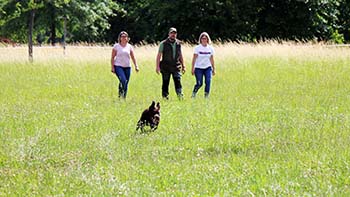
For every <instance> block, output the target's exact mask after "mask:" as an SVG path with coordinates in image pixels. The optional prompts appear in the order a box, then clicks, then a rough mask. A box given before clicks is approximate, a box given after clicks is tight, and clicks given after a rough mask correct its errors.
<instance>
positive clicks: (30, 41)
mask: <svg viewBox="0 0 350 197" xmlns="http://www.w3.org/2000/svg"><path fill="white" fill-rule="evenodd" d="M34 15H35V10H34V9H33V10H31V11H30V16H29V30H28V54H29V61H30V62H33V26H34Z"/></svg>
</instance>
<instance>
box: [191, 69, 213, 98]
mask: <svg viewBox="0 0 350 197" xmlns="http://www.w3.org/2000/svg"><path fill="white" fill-rule="evenodd" d="M194 75H195V76H196V85H194V88H193V93H195V94H196V93H197V92H198V90H199V89H200V88H201V87H202V85H203V76H204V78H205V87H204V92H205V94H206V95H208V94H209V92H210V83H211V75H212V67H208V68H205V69H202V68H195V69H194Z"/></svg>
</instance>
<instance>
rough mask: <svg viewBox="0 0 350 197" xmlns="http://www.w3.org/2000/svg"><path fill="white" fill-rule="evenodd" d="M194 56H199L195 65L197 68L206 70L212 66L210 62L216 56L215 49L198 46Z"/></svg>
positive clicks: (208, 46)
mask: <svg viewBox="0 0 350 197" xmlns="http://www.w3.org/2000/svg"><path fill="white" fill-rule="evenodd" d="M194 54H196V55H198V57H197V59H196V62H195V64H194V67H195V68H202V69H205V68H208V67H211V66H212V65H211V62H210V57H211V56H213V55H214V48H213V47H212V46H211V45H207V46H203V45H201V44H200V45H197V46H196V47H195V48H194Z"/></svg>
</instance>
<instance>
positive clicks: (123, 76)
mask: <svg viewBox="0 0 350 197" xmlns="http://www.w3.org/2000/svg"><path fill="white" fill-rule="evenodd" d="M114 70H115V74H116V75H117V77H118V79H119V97H121V98H126V93H127V92H128V84H129V79H130V74H131V68H130V67H121V66H114Z"/></svg>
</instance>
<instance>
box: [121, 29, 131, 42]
mask: <svg viewBox="0 0 350 197" xmlns="http://www.w3.org/2000/svg"><path fill="white" fill-rule="evenodd" d="M122 35H126V36H127V37H128V41H129V39H130V38H129V34H128V33H127V32H126V31H121V32H120V33H119V35H118V43H120V38H121V37H122Z"/></svg>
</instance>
